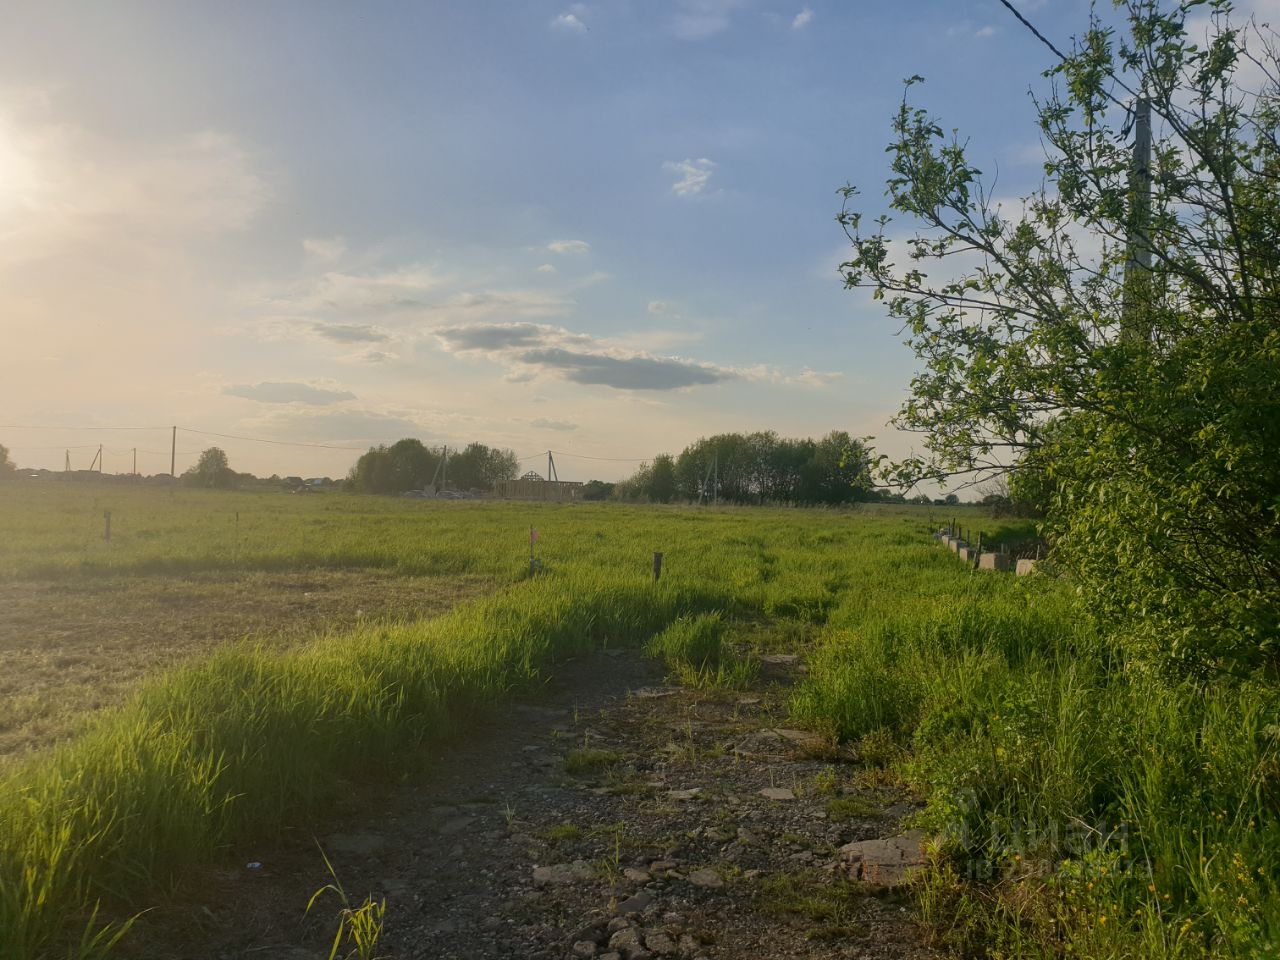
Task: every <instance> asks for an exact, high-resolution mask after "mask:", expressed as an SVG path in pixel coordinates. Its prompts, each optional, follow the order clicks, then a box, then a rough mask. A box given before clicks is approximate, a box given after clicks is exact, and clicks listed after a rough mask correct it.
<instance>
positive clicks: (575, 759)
mask: <svg viewBox="0 0 1280 960" xmlns="http://www.w3.org/2000/svg"><path fill="white" fill-rule="evenodd" d="M625 759H626V757H625V756H624V755H623V754H621V753H618V752H617V751H616V750H598V749H596V748H594V747H581V748H579V749H577V750H570V751H569V752H568V754H566V755H565V758H564V764H563V767H564V772H565V773H567V774H569V775H570V776H574V777H583V776H589V775H591V774H593V773H599V772H600V771H601V770H604V769H605V768H607V767H611V766H613V765H614V764H617V763H621V762H622V761H623V760H625Z"/></svg>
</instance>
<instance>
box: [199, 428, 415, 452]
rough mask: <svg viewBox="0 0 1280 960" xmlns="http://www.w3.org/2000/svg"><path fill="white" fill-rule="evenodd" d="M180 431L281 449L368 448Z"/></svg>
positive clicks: (361, 449)
mask: <svg viewBox="0 0 1280 960" xmlns="http://www.w3.org/2000/svg"><path fill="white" fill-rule="evenodd" d="M178 429H179V430H181V431H183V432H184V433H198V434H200V436H202V437H217V438H219V439H220V440H247V441H249V442H250V443H270V444H274V445H276V446H279V447H316V448H319V449H321V450H354V451H357V452H363V451H364V450H366V449H367V448H366V447H342V446H338V445H337V444H333V443H304V442H303V441H300V440H268V439H267V438H266V437H244V436H239V435H237V434H234V433H214V432H213V431H211V430H192V429H191V428H190V427H178ZM378 442H379V443H384V442H392V443H393V442H395V441H378Z"/></svg>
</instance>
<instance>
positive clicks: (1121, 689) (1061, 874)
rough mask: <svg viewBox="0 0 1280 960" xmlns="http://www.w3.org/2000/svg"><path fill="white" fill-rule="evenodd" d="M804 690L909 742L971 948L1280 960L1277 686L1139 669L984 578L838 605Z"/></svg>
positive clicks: (935, 879)
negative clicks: (894, 608) (905, 599)
mask: <svg viewBox="0 0 1280 960" xmlns="http://www.w3.org/2000/svg"><path fill="white" fill-rule="evenodd" d="M825 640H826V643H825V645H824V646H823V648H822V650H821V653H820V655H819V656H818V657H817V658H816V659H815V662H814V663H813V665H812V667H811V673H810V677H809V680H808V682H807V684H806V685H805V686H804V687H803V688H802V689H801V690H800V691H799V692H798V693H797V694H796V697H795V702H794V709H795V711H796V712H797V714H799V715H800V716H802V717H807V718H810V719H812V720H815V721H822V722H827V723H830V724H831V725H832V726H833V727H834V728H835V729H836V730H837V731H838V733H839V734H840V735H842V736H843V737H846V738H850V739H856V738H859V737H864V736H873V737H883V736H886V735H887V736H890V737H892V738H893V739H894V740H895V741H896V742H897V743H898V744H899V745H900V746H901V747H902V748H903V749H904V751H905V755H906V756H907V758H908V759H907V760H905V761H904V763H903V764H902V765H901V772H902V773H903V774H904V775H905V776H906V777H907V778H908V779H910V780H911V781H912V782H913V783H914V784H915V785H916V786H917V787H918V788H919V789H920V791H921V792H922V793H923V794H924V795H925V796H926V797H927V799H928V806H927V809H926V811H925V813H924V815H923V817H922V825H923V826H925V827H927V828H929V829H930V830H931V831H932V833H933V834H934V835H935V837H936V838H937V839H938V842H939V846H940V852H941V859H940V861H939V868H938V869H937V870H936V871H935V872H934V873H933V875H932V877H931V879H930V881H929V883H928V884H927V885H926V887H925V889H924V892H923V900H922V902H923V904H924V906H925V908H926V914H927V916H928V918H929V919H931V920H932V921H933V922H934V923H935V925H936V927H937V929H938V930H939V931H942V932H943V933H942V939H943V941H944V942H945V943H946V944H947V945H948V946H950V947H951V948H953V949H954V950H955V951H956V952H957V953H958V954H960V955H962V956H973V957H1045V958H1048V957H1061V956H1080V957H1093V958H1120V957H1133V958H1147V957H1167V958H1191V957H1195V958H1205V957H1215V958H1216V957H1224V958H1225V957H1232V958H1236V957H1239V958H1244V957H1274V956H1277V955H1280V891H1278V889H1277V882H1278V881H1280V691H1277V690H1276V689H1275V688H1274V686H1273V685H1270V684H1262V683H1246V684H1225V685H1219V686H1210V687H1196V686H1191V685H1186V684H1183V685H1169V684H1167V683H1163V682H1161V681H1160V680H1159V679H1158V678H1153V677H1150V676H1148V675H1146V674H1143V673H1139V672H1136V671H1134V670H1132V669H1130V668H1129V667H1128V665H1127V664H1126V663H1125V662H1124V661H1123V659H1122V658H1121V657H1120V656H1119V654H1118V653H1117V652H1116V651H1115V648H1114V647H1113V646H1112V644H1111V643H1109V642H1108V638H1107V637H1106V636H1105V635H1099V633H1098V632H1097V630H1096V628H1095V627H1094V625H1092V624H1091V622H1090V621H1089V619H1088V618H1087V617H1085V616H1083V615H1082V613H1081V611H1079V610H1078V609H1077V608H1076V607H1075V606H1074V604H1072V603H1071V598H1070V597H1069V595H1068V594H1067V592H1066V591H1065V590H1063V589H1061V587H1059V586H1058V585H1056V584H1051V583H1044V582H1039V581H1038V580H1037V579H1036V578H1031V579H1021V580H1019V579H1014V578H1008V577H1001V578H996V577H985V578H973V579H971V580H970V581H969V583H968V584H967V585H966V586H965V587H963V588H962V589H959V590H957V591H956V592H955V593H954V594H952V595H950V596H943V597H938V598H935V600H934V601H932V602H923V603H917V604H914V605H912V606H911V607H910V608H907V609H903V610H900V611H898V612H896V613H893V614H889V615H883V614H876V615H866V614H865V613H864V612H863V611H861V610H860V609H858V607H857V606H856V605H855V606H854V607H853V608H852V609H848V608H839V609H837V610H835V611H834V612H833V613H832V615H831V618H830V625H829V627H828V630H827V634H826V637H825Z"/></svg>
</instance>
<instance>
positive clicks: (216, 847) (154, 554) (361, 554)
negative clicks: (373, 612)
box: [0, 489, 953, 960]
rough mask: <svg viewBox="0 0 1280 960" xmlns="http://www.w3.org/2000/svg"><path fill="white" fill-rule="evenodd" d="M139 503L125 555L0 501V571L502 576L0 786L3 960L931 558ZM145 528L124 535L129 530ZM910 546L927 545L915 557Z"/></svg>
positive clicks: (569, 523) (118, 716) (629, 523)
mask: <svg viewBox="0 0 1280 960" xmlns="http://www.w3.org/2000/svg"><path fill="white" fill-rule="evenodd" d="M127 494H128V496H127V497H126V499H125V500H124V501H120V500H115V499H113V501H112V503H113V505H114V510H115V513H114V515H113V540H112V541H111V543H110V544H107V543H104V542H100V541H95V540H93V539H92V538H91V537H90V535H89V534H87V533H85V532H84V531H85V530H86V529H87V528H89V527H91V526H92V525H93V524H94V523H96V522H97V519H98V517H99V516H100V510H99V508H100V507H101V505H102V501H101V500H99V499H97V498H98V496H99V493H98V492H97V491H93V490H89V491H76V490H67V489H57V490H53V492H47V491H46V490H44V489H41V490H39V491H37V492H36V494H32V496H34V497H36V501H35V502H34V503H33V504H28V505H29V506H30V507H31V508H30V509H29V510H25V511H24V510H23V509H21V507H20V506H15V504H14V502H13V501H7V502H4V503H0V509H2V510H3V511H7V512H6V514H5V515H6V517H7V518H8V519H11V520H13V522H14V525H15V528H17V529H18V530H19V535H17V536H16V537H15V538H14V539H13V540H11V541H7V542H6V543H5V544H4V546H3V548H2V552H0V563H4V564H7V565H8V566H7V568H6V569H8V571H9V573H10V575H11V576H32V575H38V576H50V575H60V576H69V575H76V576H93V575H97V574H98V573H100V572H102V573H111V574H116V575H118V574H122V573H148V574H152V575H165V574H171V573H175V572H182V571H186V570H190V569H208V568H216V567H219V566H222V565H226V566H234V565H240V566H249V567H255V568H261V567H270V566H273V565H277V564H279V565H282V566H286V565H292V566H298V567H307V566H312V565H315V564H317V563H324V564H333V565H344V566H345V565H374V566H380V567H385V568H391V569H400V570H405V571H412V572H422V571H423V570H430V569H442V568H443V567H445V566H447V569H448V570H449V571H450V572H456V571H458V570H483V571H486V572H489V573H497V574H498V576H499V579H500V580H502V579H505V580H506V583H507V586H506V587H505V588H503V589H500V590H499V592H497V593H496V594H494V595H492V596H490V597H488V598H486V599H483V600H478V601H475V602H472V603H469V604H466V605H464V606H461V607H459V608H457V609H456V610H455V611H454V612H453V613H451V614H449V615H446V616H444V617H441V618H439V619H436V620H432V621H428V622H419V623H414V624H411V625H402V626H393V627H382V628H372V627H369V628H360V629H356V630H353V631H351V632H348V633H345V634H340V635H335V636H331V637H329V638H327V639H324V640H322V641H318V642H316V643H314V644H312V645H310V646H307V647H303V648H301V649H296V650H292V651H288V652H281V651H278V650H267V649H251V648H244V647H229V648H227V649H225V650H224V651H222V652H220V653H218V654H216V655H214V656H212V657H210V658H209V659H207V660H206V661H203V662H200V663H196V664H193V665H191V666H188V667H185V668H183V669H180V670H178V671H176V672H174V673H171V674H168V675H166V676H162V677H157V678H154V679H153V680H151V681H150V682H149V683H147V684H146V685H144V686H143V688H142V689H140V690H139V691H138V693H137V694H136V696H134V698H133V699H132V700H131V701H129V702H128V703H127V704H126V705H124V706H123V707H121V708H119V709H117V710H114V711H111V712H109V713H107V714H104V715H102V716H101V717H100V719H99V720H98V721H97V722H95V723H94V724H93V725H92V726H91V727H90V728H89V729H88V731H87V732H86V733H85V734H83V735H82V736H80V737H79V738H77V739H76V740H74V741H72V742H70V743H68V744H66V745H64V746H62V747H59V748H56V749H55V750H52V751H50V752H47V753H45V754H39V755H36V756H34V757H32V758H30V759H28V760H26V761H24V762H22V763H20V764H17V765H15V766H13V767H12V768H11V769H9V770H7V771H6V776H5V779H4V781H3V782H2V783H0V957H3V958H4V960H30V958H34V957H42V956H52V955H61V954H63V953H67V952H70V953H72V954H74V953H76V952H77V949H76V938H77V937H78V936H79V934H80V931H81V930H83V929H85V928H86V926H87V927H88V928H89V929H91V930H92V929H94V928H93V927H92V920H91V918H92V914H93V910H94V908H95V905H96V904H98V903H100V902H101V903H103V904H106V905H107V906H108V907H109V908H110V911H111V912H112V913H113V914H114V915H127V914H128V913H129V912H130V911H133V910H139V909H143V908H145V907H146V906H147V905H148V904H149V903H150V902H152V898H153V896H154V895H155V891H156V890H157V889H160V888H162V887H163V886H164V885H165V884H166V883H168V881H169V880H170V878H172V877H173V876H174V875H175V874H176V873H178V872H179V871H180V870H181V868H182V867H183V866H184V865H185V864H187V863H190V862H192V861H199V860H202V859H208V858H212V857H215V856H217V855H218V854H219V852H220V851H223V850H225V849H226V848H227V847H228V846H229V845H230V844H232V843H233V842H235V841H236V840H238V839H243V838H246V837H252V836H254V835H255V834H258V833H267V832H270V831H272V830H273V829H275V828H277V827H278V826H279V825H280V824H282V823H291V822H295V823H296V822H299V821H305V820H306V819H307V818H311V817H314V816H317V815H319V814H321V813H322V812H323V811H324V810H325V808H326V807H327V806H328V805H329V804H330V803H331V802H332V800H333V799H334V797H335V792H336V791H337V790H339V789H340V784H341V782H342V780H343V779H344V778H350V777H356V776H364V775H378V774H379V773H380V772H382V771H384V770H386V769H388V768H390V767H392V766H394V765H398V764H400V763H402V762H404V759H405V758H412V757H414V756H419V755H421V753H422V750H423V748H424V747H428V746H429V745H430V744H431V743H433V742H435V741H437V740H439V739H440V738H442V737H445V736H448V735H450V733H451V732H453V731H455V730H457V729H459V727H460V726H463V725H465V722H466V720H467V718H469V717H471V716H472V715H473V714H474V713H475V712H477V711H481V710H484V709H487V708H488V707H489V706H491V705H492V704H494V703H496V702H498V701H500V700H501V699H502V698H503V697H505V696H506V695H508V694H509V693H510V691H511V690H512V689H514V688H517V687H519V686H521V685H524V684H527V683H529V682H531V681H533V680H535V679H536V678H537V677H539V676H541V675H542V674H543V673H544V672H545V671H547V670H548V669H551V665H552V664H554V662H555V660H556V659H557V658H559V657H562V656H565V655H569V654H573V653H578V652H581V651H584V650H587V649H591V648H593V647H600V646H617V645H628V646H636V645H639V644H641V643H643V642H644V641H646V640H648V639H649V638H651V637H653V636H654V635H655V634H660V633H661V631H663V629H664V628H667V627H668V626H669V625H671V624H673V623H676V622H684V623H688V622H695V623H703V622H706V621H705V620H699V619H698V618H699V616H700V615H703V614H709V613H710V612H712V611H723V612H724V613H725V614H726V615H727V616H730V617H753V618H756V619H759V618H762V617H766V618H767V617H769V616H775V615H785V616H788V617H792V618H801V619H805V620H808V621H809V622H811V623H821V622H822V621H823V620H825V619H826V617H827V615H828V614H829V612H830V611H831V610H832V609H834V608H835V607H836V605H837V604H838V602H839V599H840V597H841V596H842V595H843V594H844V593H845V591H846V590H847V588H848V585H849V584H850V583H853V582H859V583H862V584H863V585H864V589H865V586H866V585H869V584H871V583H872V582H873V579H872V578H873V574H874V571H875V567H876V561H875V556H874V554H875V551H876V549H878V547H879V546H880V545H882V544H890V543H892V544H894V547H893V549H899V550H901V549H906V550H908V551H914V552H916V553H921V554H922V553H923V551H922V549H921V547H920V543H921V539H920V538H921V535H922V534H923V530H924V529H925V526H926V524H925V523H923V522H922V515H921V514H920V513H918V512H912V511H901V512H898V513H889V514H886V515H885V516H884V517H883V518H882V519H880V520H874V519H871V518H869V517H864V516H859V515H856V514H850V513H840V512H813V513H800V512H795V511H736V510H729V511H696V510H679V509H677V510H661V509H644V508H624V507H581V508H579V507H574V508H567V507H559V508H557V507H555V506H547V505H536V504H535V505H529V504H470V503H466V504H428V505H425V506H424V505H420V504H415V503H405V502H396V501H383V500H377V499H374V498H350V497H334V498H332V499H330V498H328V497H317V498H311V499H306V498H287V497H280V496H277V497H275V498H274V499H273V498H271V497H269V496H254V495H248V496H243V497H242V496H239V495H235V494H221V495H219V494H199V495H197V496H187V495H186V492H178V493H175V494H173V495H170V494H169V493H168V492H167V491H159V492H157V491H128V492H127ZM144 494H146V495H145V496H144ZM111 495H112V497H116V496H117V492H116V491H111ZM77 497H79V499H77ZM40 498H46V499H40ZM122 502H123V507H122V506H121V503H122ZM277 508H278V509H277ZM235 510H239V511H240V513H241V521H240V523H241V530H242V531H244V530H245V529H246V527H250V526H252V524H250V523H249V522H247V517H250V516H253V515H254V513H255V511H260V512H261V516H260V517H259V518H258V521H257V522H258V523H259V524H260V526H261V528H262V531H263V532H262V533H261V534H260V535H254V537H253V538H249V542H247V543H243V542H242V543H241V544H240V545H239V549H238V551H237V552H234V553H233V552H232V551H231V549H230V548H229V546H228V544H226V543H225V542H224V540H223V539H222V538H223V537H224V535H225V534H226V533H227V528H228V526H229V524H228V523H227V522H226V521H227V520H228V518H229V517H230V516H231V515H232V513H233V511H235ZM130 515H133V516H134V517H135V521H134V523H135V524H136V526H135V528H133V529H131V527H130V523H129V522H127V521H122V520H121V517H122V516H125V517H128V516H130ZM531 524H534V525H536V526H537V527H538V529H539V532H540V543H539V559H540V560H541V567H540V572H539V573H538V574H537V575H536V576H530V575H529V574H528V569H527V555H526V554H525V551H526V550H527V543H528V539H527V537H528V527H529V526H530V525H531ZM904 528H907V529H910V530H912V531H914V532H913V533H907V534H906V535H905V536H904V534H903V530H904ZM68 529H72V530H74V531H76V533H75V536H71V535H69V534H68ZM147 531H152V532H154V535H149V534H148V535H144V534H146V533H147ZM82 538H84V539H82ZM255 538H256V539H255ZM906 545H910V546H906ZM653 549H663V550H664V552H665V553H666V560H667V562H666V575H665V576H664V579H663V580H662V582H661V583H660V584H655V583H653V582H652V581H651V580H650V579H649V562H648V561H649V555H650V553H651V551H652V550H653ZM441 558H445V559H444V560H442V559H441ZM446 561H447V563H446ZM946 569H947V570H948V571H951V570H952V569H953V568H952V567H950V566H949V565H948V566H947V568H946ZM155 571H159V574H155V573H153V572H155ZM878 589H884V588H883V587H881V588H878ZM682 617H683V618H692V619H689V620H685V621H680V618H682Z"/></svg>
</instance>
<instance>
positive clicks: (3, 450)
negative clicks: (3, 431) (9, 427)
mask: <svg viewBox="0 0 1280 960" xmlns="http://www.w3.org/2000/svg"><path fill="white" fill-rule="evenodd" d="M17 469H18V468H17V465H16V464H15V463H14V462H13V461H12V460H10V459H9V448H8V447H6V446H5V445H4V444H3V443H0V480H7V479H9V478H10V477H12V476H13V475H14V472H15V471H16V470H17Z"/></svg>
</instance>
